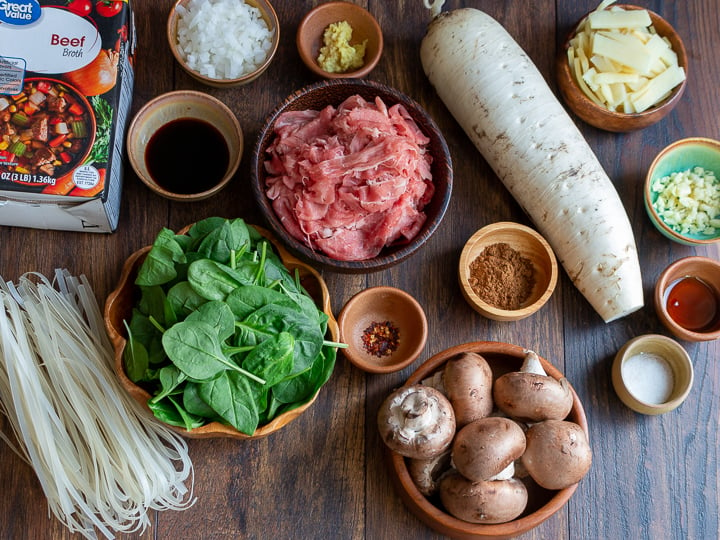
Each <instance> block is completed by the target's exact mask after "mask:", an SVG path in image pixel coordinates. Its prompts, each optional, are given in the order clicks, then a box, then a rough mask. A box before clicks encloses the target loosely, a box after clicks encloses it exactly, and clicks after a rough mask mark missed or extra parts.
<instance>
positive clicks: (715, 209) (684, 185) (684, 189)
mask: <svg viewBox="0 0 720 540" xmlns="http://www.w3.org/2000/svg"><path fill="white" fill-rule="evenodd" d="M651 189H652V191H654V192H656V193H658V198H657V200H656V201H655V202H654V203H653V207H654V208H655V211H656V212H657V213H658V215H659V216H660V217H661V218H662V220H663V221H664V222H665V223H666V224H667V225H668V226H669V227H671V228H672V229H674V230H675V231H678V232H680V233H681V234H686V233H691V234H704V235H708V236H713V235H715V234H716V233H717V231H718V230H720V182H718V179H717V178H716V177H715V173H713V172H712V171H709V170H707V169H704V168H703V167H694V168H692V169H688V170H686V171H680V172H674V173H672V174H669V175H668V176H664V177H662V178H659V179H657V180H655V181H654V182H653V184H652V186H651Z"/></svg>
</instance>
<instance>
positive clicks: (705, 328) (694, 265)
mask: <svg viewBox="0 0 720 540" xmlns="http://www.w3.org/2000/svg"><path fill="white" fill-rule="evenodd" d="M683 299H684V302H683ZM654 301H655V312H656V313H657V316H658V318H659V319H660V322H662V323H663V325H665V327H666V328H667V329H668V330H670V332H671V333H672V334H673V335H674V336H675V337H677V338H678V339H682V340H684V341H713V340H716V339H720V261H716V260H715V259H710V258H709V257H702V256H690V257H684V258H682V259H678V260H677V261H675V262H673V263H672V264H670V265H669V266H668V267H667V268H666V269H665V270H663V272H662V273H661V274H660V277H659V278H658V280H657V282H656V283H655V292H654ZM683 305H685V307H686V309H685V310H683ZM688 305H689V306H691V308H690V310H687V306H688ZM683 311H684V312H683ZM673 316H674V317H675V318H673ZM676 319H677V320H676ZM681 323H684V326H683V324H681Z"/></svg>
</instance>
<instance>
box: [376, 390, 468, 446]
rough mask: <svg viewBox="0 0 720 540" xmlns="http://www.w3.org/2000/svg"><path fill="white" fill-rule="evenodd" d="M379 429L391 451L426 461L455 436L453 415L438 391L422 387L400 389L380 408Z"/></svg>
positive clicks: (448, 404)
mask: <svg viewBox="0 0 720 540" xmlns="http://www.w3.org/2000/svg"><path fill="white" fill-rule="evenodd" d="M378 430H379V431H380V436H381V437H382V440H383V441H384V442H385V444H386V445H387V446H388V448H390V449H391V450H392V451H394V452H397V453H398V454H400V455H402V456H405V457H409V458H413V459H427V458H431V457H433V456H437V455H439V454H442V453H443V452H444V451H445V450H447V449H448V448H449V447H450V444H451V443H452V439H453V436H454V435H455V413H454V412H453V408H452V405H451V404H450V401H448V399H447V398H446V397H445V396H444V395H443V394H442V393H441V392H439V391H438V390H436V389H434V388H431V387H429V386H424V385H422V384H414V385H411V386H403V387H401V388H398V389H397V390H395V391H394V392H392V393H391V394H390V395H389V396H388V397H387V398H385V401H384V402H383V404H382V405H381V406H380V409H379V410H378Z"/></svg>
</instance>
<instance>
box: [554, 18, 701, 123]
mask: <svg viewBox="0 0 720 540" xmlns="http://www.w3.org/2000/svg"><path fill="white" fill-rule="evenodd" d="M616 7H621V8H623V9H626V10H632V9H645V8H642V7H639V6H633V5H623V4H618V5H617V6H616ZM647 11H648V14H649V15H650V20H651V22H652V25H653V26H654V27H655V29H656V30H657V33H658V34H659V35H660V36H661V37H666V38H667V39H668V40H669V41H670V43H671V45H672V48H673V50H674V51H675V53H676V54H677V57H678V65H679V66H680V67H682V68H683V69H684V70H685V80H684V81H683V82H682V83H681V84H679V85H678V86H676V87H675V89H674V90H673V91H672V93H671V94H670V96H669V97H667V98H666V99H665V100H664V101H662V102H661V103H659V104H657V105H655V106H654V107H651V108H649V109H647V110H645V111H643V112H641V113H621V112H616V111H611V110H610V109H608V108H606V107H604V106H601V105H598V104H596V103H595V102H593V101H592V100H591V99H590V98H589V97H587V95H585V93H584V92H583V91H582V90H581V89H580V87H579V86H578V84H577V82H576V80H575V77H574V75H573V74H572V72H571V69H570V65H569V63H568V57H567V51H568V48H569V46H570V40H571V39H572V38H573V37H574V35H575V33H576V30H575V29H574V30H573V31H572V32H570V34H569V35H568V37H567V39H566V40H565V43H564V45H563V46H562V47H561V48H560V50H559V51H558V55H557V58H556V63H555V65H556V75H557V83H558V88H559V90H560V94H561V96H562V97H563V99H564V100H565V103H566V104H567V105H568V107H570V109H571V110H572V111H573V112H574V113H575V114H576V115H577V116H578V117H580V118H581V119H582V120H583V121H585V122H587V123H588V124H590V125H591V126H594V127H596V128H599V129H603V130H605V131H613V132H618V133H624V132H630V131H636V130H639V129H644V128H646V127H648V126H651V125H652V124H655V123H657V122H659V121H660V120H662V119H663V118H665V117H666V116H667V115H668V114H669V113H670V111H672V110H673V109H674V108H675V106H676V105H677V104H678V103H679V102H680V98H681V97H682V95H683V93H684V92H685V86H686V85H687V76H688V56H687V53H686V51H685V45H684V44H683V41H682V39H681V38H680V35H679V34H678V33H677V32H676V31H675V29H674V28H673V27H672V25H671V24H670V23H668V22H667V21H666V20H665V19H663V18H662V17H661V16H660V15H658V14H657V13H654V12H652V11H650V10H647ZM586 17H587V15H585V16H584V17H583V18H582V19H580V21H579V22H578V24H577V25H576V26H575V28H577V27H578V26H579V25H580V24H581V23H582V21H584V20H585V18H586Z"/></svg>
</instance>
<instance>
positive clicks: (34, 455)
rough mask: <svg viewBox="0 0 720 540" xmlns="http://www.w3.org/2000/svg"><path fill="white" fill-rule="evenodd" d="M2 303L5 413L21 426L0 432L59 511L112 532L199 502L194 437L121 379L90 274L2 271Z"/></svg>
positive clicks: (90, 528) (0, 368) (67, 519)
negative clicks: (5, 276)
mask: <svg viewBox="0 0 720 540" xmlns="http://www.w3.org/2000/svg"><path fill="white" fill-rule="evenodd" d="M56 287H57V288H56ZM0 307H1V308H2V309H0V412H2V413H3V414H4V415H5V416H6V417H7V418H8V421H9V424H10V426H11V427H12V430H13V432H14V433H13V434H14V437H13V438H11V437H9V436H8V435H6V434H4V433H2V432H0V438H2V439H3V440H5V442H6V443H8V445H10V447H11V448H12V449H13V450H14V451H15V452H17V453H18V455H20V456H21V457H22V458H23V459H25V460H26V461H27V462H28V463H29V464H30V465H31V466H32V467H33V469H34V471H35V473H36V475H37V477H38V480H39V481H40V484H41V486H42V489H43V491H44V493H45V495H46V497H47V500H48V504H49V509H50V510H51V511H52V513H53V514H55V515H56V516H57V517H58V519H60V520H61V521H62V522H63V523H64V524H65V525H66V526H67V527H68V528H69V529H70V530H71V531H73V532H80V533H81V534H83V535H84V536H85V537H87V538H96V536H97V532H98V531H99V532H100V533H102V534H103V535H104V536H105V537H107V538H112V537H114V535H115V533H118V532H122V533H129V532H136V531H144V530H145V528H146V527H147V526H149V525H150V518H149V516H148V512H149V511H151V510H182V509H185V508H187V507H189V506H190V505H192V504H193V503H194V498H193V495H192V478H193V467H192V462H191V461H190V457H189V454H188V447H187V443H186V442H185V440H184V439H183V438H182V437H180V436H179V435H178V434H176V433H175V432H173V431H172V430H170V429H168V428H167V427H166V426H164V425H162V424H160V423H159V422H157V421H156V420H155V419H154V418H153V417H152V415H150V414H149V413H147V412H146V411H145V410H143V408H142V407H141V406H140V405H139V404H138V403H137V402H135V401H134V400H133V399H132V398H131V397H130V396H129V395H128V394H127V392H125V391H124V389H123V388H122V387H121V386H120V384H119V381H118V379H117V377H116V376H115V374H114V373H113V370H112V362H113V351H112V346H111V344H110V342H109V340H108V337H107V334H106V332H105V329H104V326H103V319H102V314H101V312H100V309H99V307H98V304H97V302H96V300H95V297H94V295H93V292H92V289H91V288H90V285H89V284H88V282H87V279H86V278H85V277H84V276H81V277H80V278H76V277H72V276H70V275H69V273H68V272H67V271H57V272H56V276H55V280H54V283H52V284H51V283H50V280H48V278H46V277H45V276H43V275H41V274H35V273H28V274H25V275H23V276H22V277H21V278H20V280H19V282H18V285H17V286H16V285H14V284H13V283H10V282H8V283H3V282H2V279H0ZM13 439H14V440H15V441H17V444H14V443H13ZM188 480H189V481H190V487H189V488H188V487H186V485H185V482H186V481H188Z"/></svg>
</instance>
